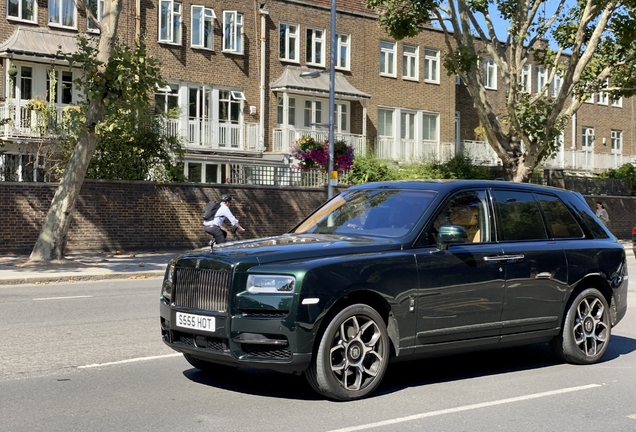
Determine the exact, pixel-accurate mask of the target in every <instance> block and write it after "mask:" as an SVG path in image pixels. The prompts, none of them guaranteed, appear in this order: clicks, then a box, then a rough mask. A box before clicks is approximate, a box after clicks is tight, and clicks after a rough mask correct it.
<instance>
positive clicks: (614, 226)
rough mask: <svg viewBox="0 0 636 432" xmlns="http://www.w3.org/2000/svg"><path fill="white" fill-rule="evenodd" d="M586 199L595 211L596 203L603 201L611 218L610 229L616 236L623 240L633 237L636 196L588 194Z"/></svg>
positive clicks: (635, 218)
mask: <svg viewBox="0 0 636 432" xmlns="http://www.w3.org/2000/svg"><path fill="white" fill-rule="evenodd" d="M585 200H586V201H587V202H588V204H589V205H590V207H591V208H592V210H593V211H594V212H596V203H597V202H599V201H600V202H601V203H603V205H604V206H605V210H607V214H608V215H609V218H610V223H609V229H610V230H611V231H612V233H613V234H614V235H615V236H616V237H618V238H619V239H623V240H629V239H631V238H632V228H634V227H636V197H620V196H616V197H613V196H606V195H603V196H596V195H588V196H586V197H585Z"/></svg>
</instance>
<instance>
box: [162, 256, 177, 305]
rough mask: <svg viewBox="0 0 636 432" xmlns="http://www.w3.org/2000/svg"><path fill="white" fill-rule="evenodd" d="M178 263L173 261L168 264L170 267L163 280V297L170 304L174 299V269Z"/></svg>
mask: <svg viewBox="0 0 636 432" xmlns="http://www.w3.org/2000/svg"><path fill="white" fill-rule="evenodd" d="M176 263H177V261H176V260H172V261H170V262H169V263H168V267H166V275H165V276H164V278H163V285H162V286H161V296H162V297H163V298H164V299H166V301H167V302H168V303H170V300H171V299H172V287H173V280H174V268H175V265H176Z"/></svg>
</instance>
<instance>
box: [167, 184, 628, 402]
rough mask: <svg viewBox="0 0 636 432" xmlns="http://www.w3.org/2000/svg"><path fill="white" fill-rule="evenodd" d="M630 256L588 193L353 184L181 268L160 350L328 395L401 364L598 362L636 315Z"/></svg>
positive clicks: (372, 381)
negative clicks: (469, 358)
mask: <svg viewBox="0 0 636 432" xmlns="http://www.w3.org/2000/svg"><path fill="white" fill-rule="evenodd" d="M627 283H628V281H627V266H626V261H625V250H624V248H623V246H621V245H620V244H619V243H617V242H616V239H615V238H614V236H613V235H612V234H611V233H610V232H609V231H608V230H607V229H606V228H605V227H604V226H603V224H601V223H599V220H598V219H597V218H596V216H595V215H594V213H593V212H592V211H591V210H590V208H589V207H588V205H587V204H586V202H585V200H584V199H583V197H582V196H581V195H580V194H577V193H573V192H569V191H565V190H561V189H554V188H547V187H540V186H534V185H528V184H517V183H509V182H498V181H404V182H402V181H400V182H382V183H368V184H364V185H360V186H354V187H351V188H349V189H347V190H345V191H344V192H342V193H340V194H339V195H337V196H336V197H334V198H333V199H331V200H329V201H328V202H326V203H325V204H324V205H323V206H321V207H320V208H318V209H316V210H315V211H314V212H313V213H312V214H310V215H309V216H308V217H307V218H306V219H305V220H303V221H301V222H300V223H299V224H298V225H297V226H296V227H295V228H294V229H292V230H291V231H289V232H288V233H286V234H283V235H281V236H277V237H269V238H261V239H253V240H245V241H236V242H230V243H225V244H222V245H217V246H214V247H213V249H210V248H206V249H202V250H198V251H192V252H189V253H186V254H183V255H181V256H179V257H176V258H175V259H173V260H172V261H171V262H170V264H169V265H168V268H167V270H166V275H165V279H164V281H163V287H162V293H161V300H160V318H161V334H162V338H163V341H164V342H165V343H166V344H167V345H168V346H170V347H171V348H173V349H174V350H176V351H178V352H181V353H183V354H184V356H185V358H186V359H187V360H188V361H189V362H190V364H192V365H193V366H194V367H195V368H199V369H201V370H203V371H205V372H207V373H222V372H220V371H221V370H223V368H224V367H227V366H235V367H238V366H250V367H257V368H267V369H273V370H278V371H283V372H290V373H303V374H305V375H306V377H307V379H308V381H309V383H310V384H311V386H312V387H313V388H314V389H315V390H316V391H317V392H319V393H320V394H322V395H324V396H325V397H327V398H330V399H333V400H353V399H358V398H362V397H365V396H367V395H369V394H370V393H371V392H373V391H374V389H376V388H377V386H378V384H379V383H380V382H381V380H382V377H383V376H384V373H385V371H386V369H387V366H388V364H389V362H390V361H392V360H395V359H400V360H403V359H404V360H406V359H413V360H415V359H418V358H423V357H427V356H434V355H435V356H436V355H442V354H450V353H457V352H462V351H468V350H475V349H492V348H502V347H510V346H514V345H522V344H531V343H543V342H545V343H550V345H551V346H552V348H553V349H554V351H555V352H556V354H557V355H558V356H559V357H561V358H562V359H563V360H565V361H567V362H571V363H576V364H587V363H594V362H596V361H598V360H599V359H600V358H601V357H602V356H603V353H604V352H605V351H606V349H607V346H608V344H609V342H610V334H611V329H612V327H613V326H614V325H616V324H617V323H618V322H619V321H620V320H621V318H622V317H623V316H624V314H625V311H626V308H627V303H626V300H627Z"/></svg>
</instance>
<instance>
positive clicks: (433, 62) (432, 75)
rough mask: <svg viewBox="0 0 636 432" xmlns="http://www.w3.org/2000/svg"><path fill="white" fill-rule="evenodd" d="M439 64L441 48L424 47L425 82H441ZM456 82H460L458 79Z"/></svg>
mask: <svg viewBox="0 0 636 432" xmlns="http://www.w3.org/2000/svg"><path fill="white" fill-rule="evenodd" d="M439 65H440V62H439V50H436V49H431V48H424V82H425V83H430V84H439ZM458 77H459V76H458ZM460 81H461V80H460ZM455 83H456V84H458V83H457V81H456V82H455Z"/></svg>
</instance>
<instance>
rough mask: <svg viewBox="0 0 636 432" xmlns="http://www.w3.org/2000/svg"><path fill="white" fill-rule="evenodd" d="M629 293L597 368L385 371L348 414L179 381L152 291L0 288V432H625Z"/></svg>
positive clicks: (226, 379)
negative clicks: (375, 386)
mask: <svg viewBox="0 0 636 432" xmlns="http://www.w3.org/2000/svg"><path fill="white" fill-rule="evenodd" d="M631 261H633V262H630V274H632V275H636V260H633V259H632V260H631ZM632 267H634V268H632ZM634 284H635V282H632V287H633V288H632V289H631V291H632V292H631V293H630V298H629V300H630V307H629V310H628V313H627V316H626V318H625V319H624V320H623V321H622V322H621V323H620V324H619V325H618V326H617V327H616V328H615V329H614V333H613V336H612V342H611V344H610V347H609V350H608V352H607V353H606V355H605V356H604V358H603V361H602V362H601V363H599V364H596V365H592V366H572V365H567V364H563V363H560V362H559V361H558V360H557V359H556V357H555V356H554V355H553V354H552V353H551V352H550V350H549V349H548V347H547V346H546V345H535V346H530V347H524V348H517V349H510V350H501V351H492V352H487V353H475V354H467V355H460V356H452V357H445V358H440V359H430V360H425V361H418V362H408V363H396V364H392V365H391V366H390V367H389V370H388V374H387V376H386V377H385V379H384V381H383V383H382V385H381V386H380V388H379V391H378V392H377V393H376V394H375V395H374V396H373V397H371V398H368V399H365V400H361V401H355V402H348V403H335V402H330V401H326V400H323V399H321V398H320V397H318V396H317V395H316V394H315V393H314V392H313V391H312V390H311V389H310V388H309V386H308V385H307V384H306V382H305V379H304V378H303V377H299V376H292V375H282V374H278V373H274V372H263V371H257V370H253V369H239V370H238V371H235V372H230V373H225V374H224V375H222V376H218V377H207V376H205V375H203V374H202V373H200V372H198V371H197V370H195V369H192V368H191V367H190V365H189V364H188V363H187V362H186V361H185V360H184V359H183V358H182V357H181V356H180V355H178V354H176V353H174V352H173V351H171V350H170V349H169V348H167V347H166V346H165V345H164V344H163V343H162V342H161V340H160V336H159V318H158V299H159V285H160V280H159V279H150V280H121V281H112V282H88V283H74V284H59V285H23V286H7V287H0V317H2V318H0V322H2V327H3V338H2V342H1V343H0V354H1V355H2V362H1V363H0V431H2V432H13V431H16V432H17V431H20V432H21V431H29V432H30V431H82V432H85V431H100V432H110V431H118V432H121V431H153V432H156V431H170V432H175V431H211V430H214V431H235V430H241V431H277V432H278V431H281V430H284V431H296V430H302V431H304V432H312V431H342V432H344V431H356V430H371V431H375V430H377V431H384V430H398V431H422V430H429V431H542V432H544V431H556V430H559V431H575V430H588V431H600V430H611V431H630V432H631V431H634V430H636V373H635V372H636V294H635V292H636V289H635V288H636V286H635V285H634Z"/></svg>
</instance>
